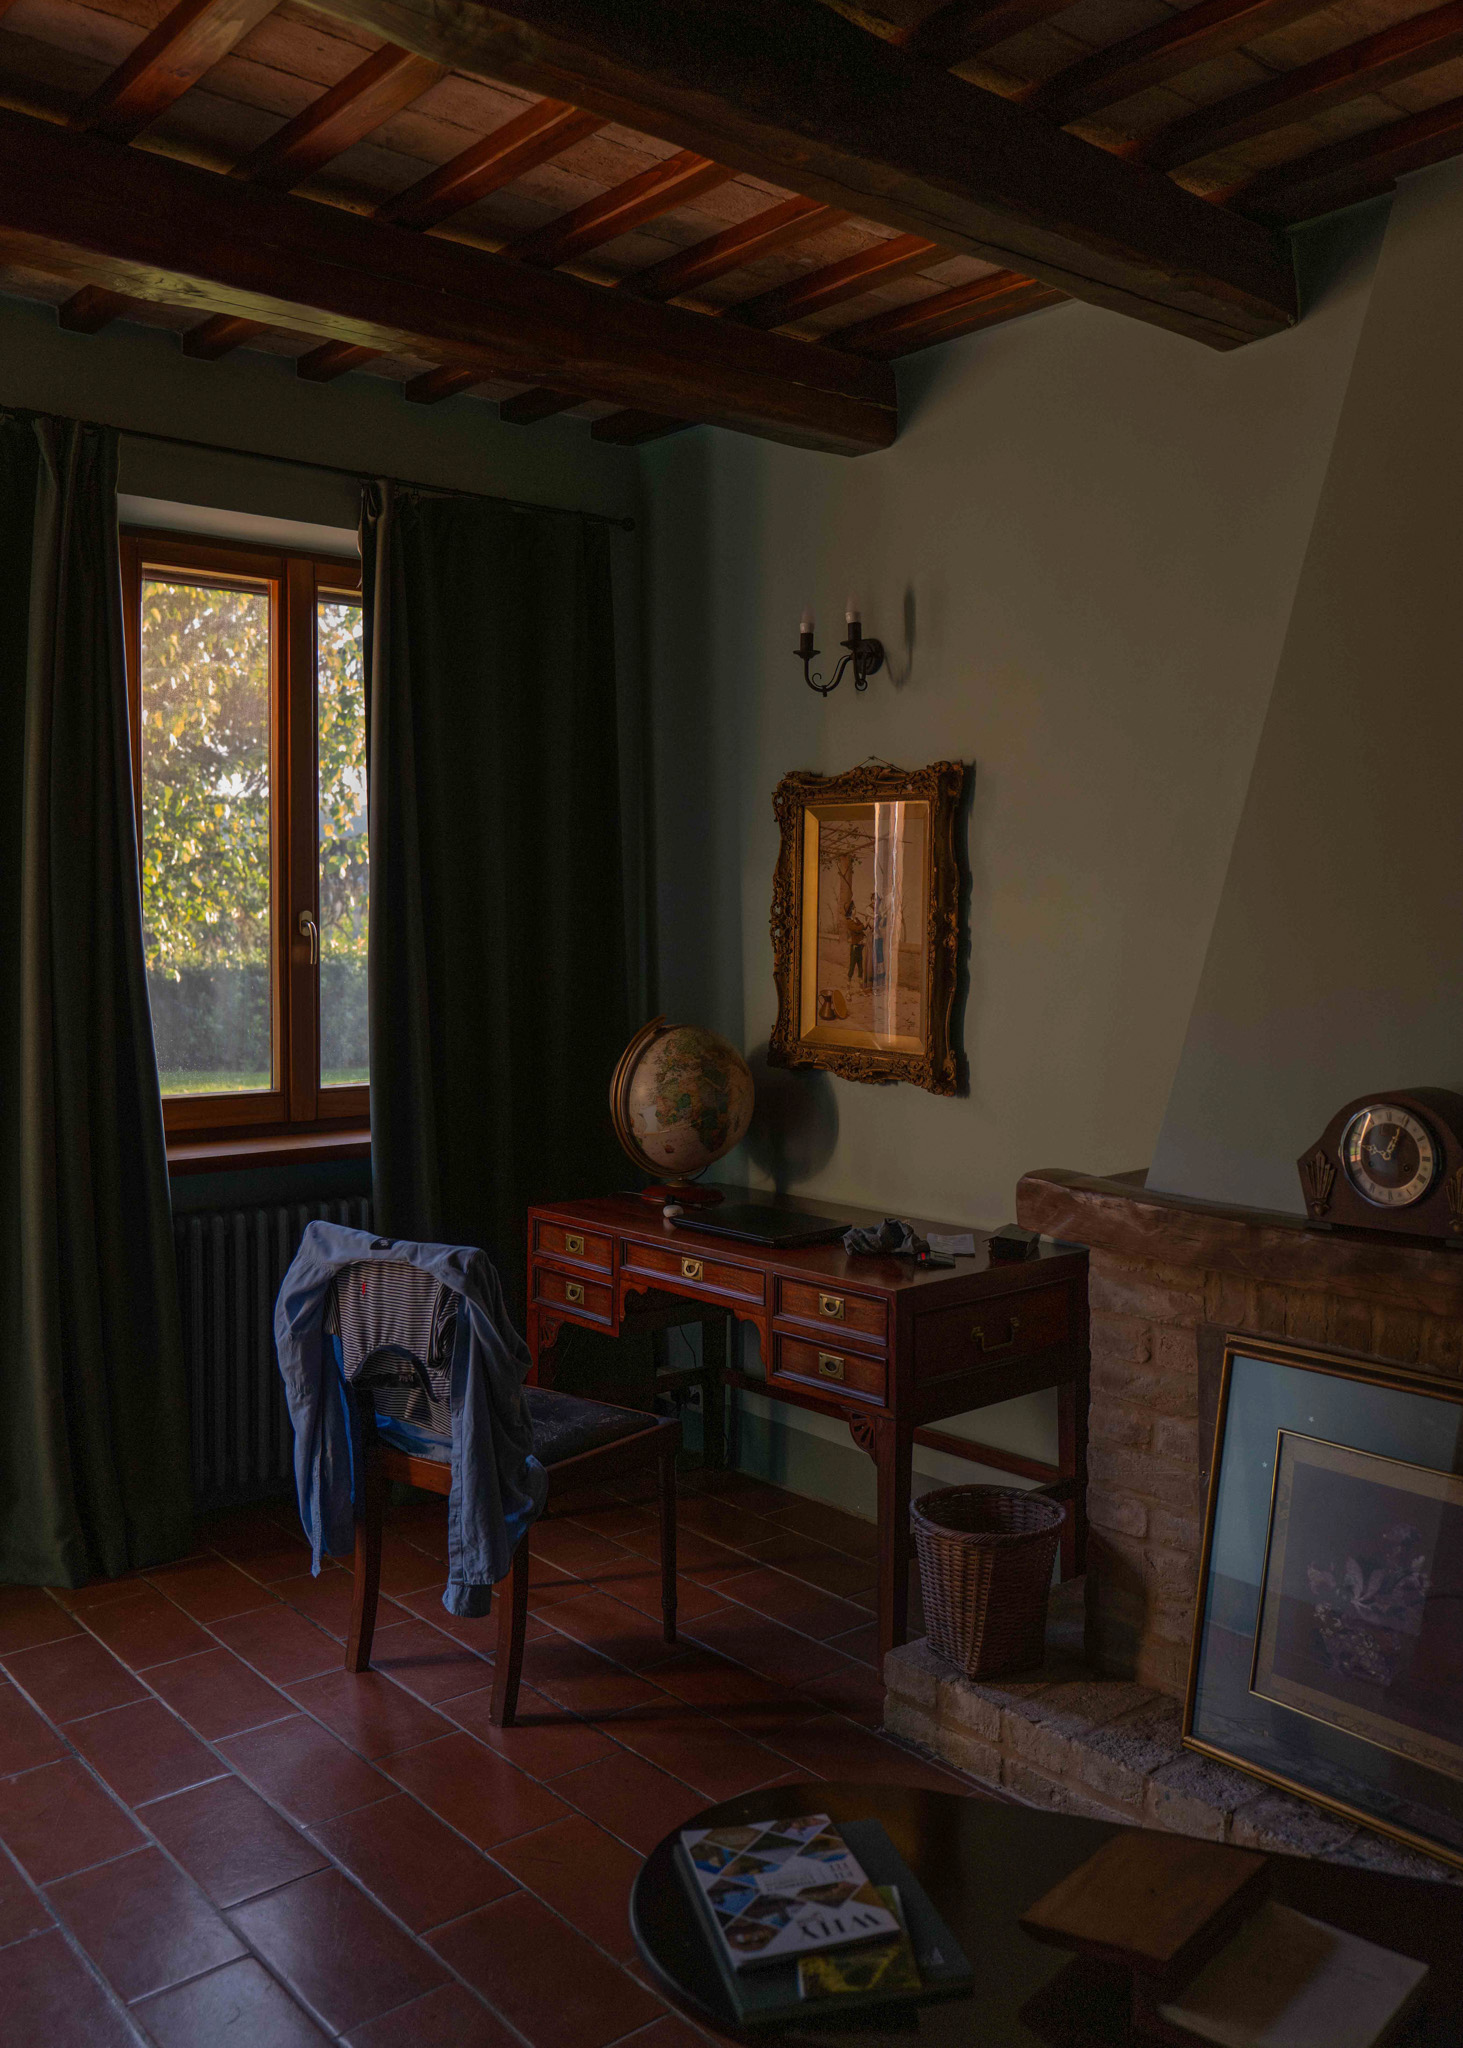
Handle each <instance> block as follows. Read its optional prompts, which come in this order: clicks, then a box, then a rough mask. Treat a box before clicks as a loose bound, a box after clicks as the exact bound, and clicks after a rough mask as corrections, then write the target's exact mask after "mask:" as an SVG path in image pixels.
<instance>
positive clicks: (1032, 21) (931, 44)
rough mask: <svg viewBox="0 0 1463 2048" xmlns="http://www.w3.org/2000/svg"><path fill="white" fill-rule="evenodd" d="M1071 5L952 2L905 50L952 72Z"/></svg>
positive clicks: (1059, 1)
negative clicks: (960, 65) (956, 66)
mask: <svg viewBox="0 0 1463 2048" xmlns="http://www.w3.org/2000/svg"><path fill="white" fill-rule="evenodd" d="M1071 4H1072V0H952V4H951V5H950V6H947V7H942V8H941V9H940V10H939V11H938V13H936V14H932V15H930V16H929V17H928V18H927V19H926V20H925V21H924V22H923V23H921V25H920V26H919V27H918V28H917V29H915V30H914V31H913V32H912V33H911V34H910V35H909V36H908V37H907V38H906V39H905V44H904V47H905V48H906V49H907V50H912V51H913V52H914V54H915V55H916V56H918V57H923V58H925V59H926V61H927V62H929V63H931V64H939V65H941V66H942V67H943V68H944V69H945V70H947V71H949V70H951V69H953V68H954V66H955V65H957V64H964V63H965V62H966V61H967V60H968V59H969V58H971V57H978V56H979V55H980V53H981V52H982V50H993V49H994V48H995V46H996V44H997V43H1004V42H1005V41H1006V39H1007V38H1008V37H1009V36H1019V35H1020V34H1021V32H1022V30H1023V29H1028V28H1035V27H1036V25H1037V23H1038V22H1042V21H1049V20H1050V19H1051V17H1052V15H1054V14H1060V13H1062V11H1063V10H1064V9H1065V8H1067V7H1070V6H1071Z"/></svg>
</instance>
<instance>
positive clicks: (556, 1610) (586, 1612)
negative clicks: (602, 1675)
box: [544, 1587, 677, 1671]
mask: <svg viewBox="0 0 1463 2048" xmlns="http://www.w3.org/2000/svg"><path fill="white" fill-rule="evenodd" d="M544 1619H545V1623H546V1625H547V1626H548V1627H549V1628H556V1629H558V1631H559V1632H560V1634H561V1635H566V1636H569V1637H571V1638H572V1639H573V1640H574V1641H575V1642H578V1643H583V1644H585V1645H586V1647H587V1648H589V1649H591V1650H598V1652H599V1653H600V1655H601V1656H603V1657H609V1658H612V1659H613V1660H614V1662H615V1663H616V1664H624V1665H626V1666H627V1667H628V1668H629V1669H630V1670H631V1671H649V1670H651V1669H653V1667H654V1666H655V1665H657V1664H664V1663H665V1662H667V1660H668V1659H670V1658H672V1657H674V1656H675V1655H676V1654H677V1646H676V1644H675V1643H668V1642H667V1641H666V1639H665V1633H664V1629H663V1625H662V1622H661V1618H660V1611H659V1608H657V1610H656V1613H655V1618H654V1619H653V1620H652V1619H651V1617H650V1616H649V1615H648V1614H642V1613H641V1612H640V1611H639V1609H638V1608H635V1607H627V1606H626V1605H625V1604H624V1602H623V1601H622V1600H618V1599H613V1600H612V1599H611V1598H610V1596H609V1594H608V1593H601V1592H599V1591H597V1590H596V1589H595V1588H593V1587H590V1588H586V1590H585V1591H583V1592H581V1593H579V1594H577V1595H576V1596H575V1598H574V1599H572V1600H560V1601H558V1602H557V1603H556V1604H555V1605H554V1606H553V1607H551V1608H549V1610H548V1611H547V1613H546V1615H545V1617H544Z"/></svg>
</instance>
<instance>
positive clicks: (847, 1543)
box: [771, 1495, 879, 1562]
mask: <svg viewBox="0 0 1463 2048" xmlns="http://www.w3.org/2000/svg"><path fill="white" fill-rule="evenodd" d="M771 1518H772V1520H773V1521H774V1522H775V1523H776V1524H777V1526H778V1528H779V1529H791V1530H793V1531H794V1532H795V1533H796V1534H797V1535H800V1536H811V1537H812V1538H813V1540H814V1542H816V1543H827V1544H829V1545H831V1547H832V1548H833V1549H834V1550H841V1551H842V1552H843V1554H844V1556H845V1557H862V1558H867V1559H869V1560H871V1561H875V1562H876V1561H877V1559H878V1556H879V1531H878V1527H877V1525H876V1524H875V1523H873V1522H866V1521H865V1520H864V1519H863V1517H862V1516H861V1515H850V1514H846V1513H845V1512H844V1510H843V1509H842V1508H833V1507H829V1506H828V1505H827V1504H826V1503H825V1502H824V1501H820V1500H799V1499H798V1498H797V1497H796V1496H795V1495H791V1496H789V1498H788V1500H787V1502H786V1504H785V1505H784V1506H783V1507H780V1508H774V1509H773V1511H772V1517H771Z"/></svg>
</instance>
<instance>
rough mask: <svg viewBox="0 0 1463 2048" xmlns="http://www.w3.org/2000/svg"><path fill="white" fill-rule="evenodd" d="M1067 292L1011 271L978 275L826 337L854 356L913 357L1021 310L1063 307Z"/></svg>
mask: <svg viewBox="0 0 1463 2048" xmlns="http://www.w3.org/2000/svg"><path fill="white" fill-rule="evenodd" d="M1063 298H1064V294H1063V293H1061V292H1054V291H1052V290H1051V288H1050V286H1048V285H1044V284H1038V283H1037V282H1036V280H1035V279H1034V278H1030V277H1018V276H1016V275H1015V273H1014V272H1012V271H1009V270H1002V271H996V272H995V273H994V274H993V275H992V276H990V277H978V278H976V279H975V280H974V281H973V282H972V283H970V284H959V285H955V286H953V287H952V288H951V289H950V290H949V291H947V292H938V293H936V294H935V295H934V296H933V297H932V298H927V299H917V300H915V302H914V303H913V304H912V305H908V306H896V307H895V308H894V310H893V312H891V313H876V314H875V315H874V317H873V318H872V319H871V320H861V321H859V323H858V325H857V326H855V327H843V328H840V329H839V330H838V332H837V333H836V334H833V335H830V336H829V337H828V338H829V340H831V341H832V343H833V345H834V346H835V348H841V349H848V350H850V351H851V352H852V353H854V354H856V355H868V356H879V357H882V358H885V359H887V358H889V357H891V356H905V355H912V354H913V353H914V351H915V350H916V349H921V348H929V347H931V346H932V344H933V343H935V342H937V341H953V340H954V339H955V338H956V336H957V335H961V334H972V333H974V332H975V330H976V329H977V328H980V327H995V326H997V325H998V324H999V323H1000V322H1001V321H1003V320H1015V319H1018V318H1019V317H1020V315H1021V314H1023V313H1035V312H1039V311H1040V309H1041V308H1042V307H1043V306H1060V305H1061V304H1062V303H1063Z"/></svg>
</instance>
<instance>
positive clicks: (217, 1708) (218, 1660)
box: [147, 1649, 294, 1742]
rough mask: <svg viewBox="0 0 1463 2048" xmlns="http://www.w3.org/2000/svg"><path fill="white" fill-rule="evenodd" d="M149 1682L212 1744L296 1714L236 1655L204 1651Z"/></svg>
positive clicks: (162, 1669)
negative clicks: (227, 1736) (246, 1729)
mask: <svg viewBox="0 0 1463 2048" xmlns="http://www.w3.org/2000/svg"><path fill="white" fill-rule="evenodd" d="M147 1682H148V1684H149V1685H150V1686H151V1687H152V1688H153V1690H154V1691H155V1692H158V1693H161V1695H162V1697H163V1698H164V1699H165V1700H166V1701H167V1703H168V1705H169V1706H170V1707H172V1708H173V1709H174V1711H175V1712H177V1713H179V1714H181V1715H182V1716H183V1719H184V1720H185V1721H186V1722H187V1723H188V1725H189V1726H190V1727H191V1728H196V1729H197V1731H198V1733H199V1734H200V1735H202V1736H205V1737H206V1738H207V1739H208V1740H209V1741H210V1742H216V1741H217V1740H218V1739H219V1738H220V1737H221V1736H224V1735H238V1734H240V1733H241V1732H242V1731H243V1730H244V1729H245V1728H258V1727H261V1726H262V1725H263V1724H264V1723H265V1722H266V1721H278V1720H281V1719H282V1718H283V1717H284V1715H286V1714H288V1713H292V1712H293V1711H294V1708H293V1703H292V1702H291V1701H290V1700H287V1699H286V1698H285V1696H284V1694H283V1693H279V1692H276V1691H275V1689H274V1687H273V1686H272V1685H266V1684H265V1682H264V1680H263V1679H262V1678H260V1677H259V1676H258V1675H257V1674H256V1673H255V1672H253V1671H251V1670H250V1669H249V1667H248V1665H247V1664H243V1663H240V1661H239V1659H238V1658H237V1657H236V1656H235V1655H234V1654H233V1652H232V1651H231V1650H222V1649H220V1650H205V1651H204V1652H203V1654H202V1655H201V1656H198V1657H182V1658H180V1659H179V1661H178V1662H177V1663H176V1664H162V1665H159V1667H158V1668H157V1670H156V1671H151V1672H149V1673H148V1678H147Z"/></svg>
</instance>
